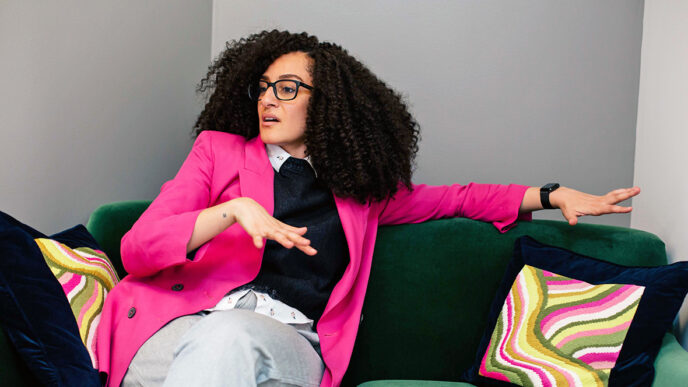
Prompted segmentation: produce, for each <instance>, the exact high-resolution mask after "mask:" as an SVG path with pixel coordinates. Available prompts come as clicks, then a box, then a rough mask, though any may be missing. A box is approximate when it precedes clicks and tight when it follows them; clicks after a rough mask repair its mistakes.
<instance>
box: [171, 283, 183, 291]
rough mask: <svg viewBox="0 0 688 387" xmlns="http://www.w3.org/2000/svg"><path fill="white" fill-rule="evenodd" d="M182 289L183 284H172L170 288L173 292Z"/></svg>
mask: <svg viewBox="0 0 688 387" xmlns="http://www.w3.org/2000/svg"><path fill="white" fill-rule="evenodd" d="M182 289H184V284H174V285H173V286H172V290H174V291H175V292H178V291H180V290H182Z"/></svg>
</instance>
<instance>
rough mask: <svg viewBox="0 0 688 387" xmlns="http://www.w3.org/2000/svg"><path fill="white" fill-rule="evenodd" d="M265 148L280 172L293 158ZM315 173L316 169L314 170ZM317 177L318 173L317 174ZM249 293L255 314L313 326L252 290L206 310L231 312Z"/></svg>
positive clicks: (297, 313) (232, 295)
mask: <svg viewBox="0 0 688 387" xmlns="http://www.w3.org/2000/svg"><path fill="white" fill-rule="evenodd" d="M265 148H266V149H267V152H268V159H269V160H270V164H272V168H274V169H275V171H277V172H279V170H280V168H281V167H282V164H284V162H285V161H287V159H288V158H290V157H292V156H291V155H290V154H289V152H287V151H285V150H284V149H282V147H280V146H278V145H274V144H265ZM304 160H306V161H308V164H310V166H311V167H312V166H313V164H311V158H310V156H308V157H306V158H305V159H304ZM313 171H315V168H314V169H313ZM316 176H317V172H316ZM248 292H254V293H255V294H256V297H257V300H256V309H255V311H254V312H256V313H260V314H262V315H265V316H268V317H272V318H274V319H275V320H277V321H279V322H282V323H285V324H311V326H312V325H313V320H311V319H309V318H308V317H306V315H304V314H303V313H301V311H299V310H298V309H296V308H294V307H291V306H289V305H287V304H285V303H283V302H282V301H278V300H275V299H274V298H272V297H270V296H269V295H267V294H266V293H263V292H257V291H255V290H252V289H243V290H239V291H232V292H229V293H227V294H226V295H225V296H224V297H222V299H221V300H220V302H218V303H217V304H216V305H215V306H214V307H212V308H209V309H206V310H205V311H207V312H212V311H219V310H229V309H234V307H235V306H236V302H237V301H239V299H240V298H241V297H243V296H244V295H245V294H246V293H248Z"/></svg>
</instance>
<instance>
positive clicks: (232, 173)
mask: <svg viewBox="0 0 688 387" xmlns="http://www.w3.org/2000/svg"><path fill="white" fill-rule="evenodd" d="M273 176H274V173H273V169H272V166H271V165H270V162H269V160H268V157H267V153H266V150H265V146H264V144H263V143H262V142H261V141H260V138H259V137H257V138H254V139H252V140H249V141H246V140H245V139H244V138H243V137H241V136H237V135H232V134H227V133H223V132H215V131H204V132H202V133H201V134H200V135H199V136H198V138H197V139H196V141H195V143H194V145H193V148H192V150H191V152H190V154H189V155H188V157H187V159H186V160H185V161H184V163H183V165H182V167H181V169H180V170H179V172H178V173H177V175H176V176H175V177H174V179H172V180H170V181H168V182H166V183H165V184H164V185H163V186H162V188H161V190H160V194H159V195H158V197H157V198H156V199H155V200H154V201H153V203H152V204H151V205H150V207H149V208H148V209H147V210H146V211H145V212H144V213H143V215H142V216H141V217H140V218H139V220H138V221H137V222H136V223H135V224H134V226H133V227H132V228H131V230H130V231H129V232H127V234H126V235H124V237H123V238H122V246H121V253H122V261H123V263H124V267H125V268H126V270H127V272H129V274H130V275H128V276H127V277H125V278H124V279H123V280H122V281H121V282H120V283H119V284H118V285H117V286H115V287H114V288H113V289H112V291H111V293H110V294H109V296H108V297H107V299H106V302H105V306H104V308H103V313H102V315H101V321H100V325H99V328H98V337H97V356H98V359H99V364H100V367H101V369H100V371H101V372H106V373H107V374H108V383H107V385H109V386H119V385H120V383H121V381H122V378H123V377H124V374H125V373H126V370H127V367H128V366H129V363H130V362H131V359H132V358H133V357H134V355H135V354H136V351H137V350H138V348H139V347H140V346H141V345H142V344H143V343H144V342H145V341H146V340H147V339H148V338H149V337H150V336H151V335H153V333H155V332H156V331H157V330H158V329H160V328H161V327H162V326H163V325H165V324H166V323H167V322H169V321H171V320H172V319H174V318H176V317H179V316H182V315H186V314H191V313H196V312H198V311H200V310H203V309H206V308H209V307H212V306H214V305H215V304H216V303H217V302H218V301H219V300H220V299H221V298H222V297H223V296H224V295H225V293H227V292H228V291H230V290H232V289H234V288H236V287H238V286H241V285H243V284H245V283H248V282H250V281H251V280H252V279H253V278H254V277H255V276H256V275H257V274H258V271H259V269H260V264H261V259H262V255H263V251H262V250H259V249H256V248H255V247H254V246H253V243H252V241H251V238H250V236H249V235H248V234H247V233H246V232H245V231H244V229H243V228H242V227H241V226H240V225H239V224H234V225H233V226H231V227H229V228H227V229H226V230H225V231H223V232H222V233H220V234H219V235H217V236H216V237H215V238H213V239H212V240H210V241H209V242H207V243H206V244H204V245H203V246H201V247H200V249H199V250H198V251H197V252H196V254H195V256H194V259H193V260H190V259H187V254H186V244H187V242H188V240H189V238H190V236H191V233H192V232H193V229H194V224H195V222H196V217H197V216H198V214H199V212H201V211H202V210H203V209H205V208H207V207H211V206H214V205H216V204H219V203H222V202H226V201H228V200H230V199H233V198H236V197H240V196H248V197H251V198H253V199H254V200H256V201H257V202H258V203H260V204H261V205H262V206H263V207H265V209H266V210H267V211H268V212H269V213H273V206H274V203H273V200H274V198H273ZM526 189H527V187H526V186H520V185H489V184H474V183H471V184H469V185H466V186H461V185H450V186H427V185H415V186H414V189H413V190H412V191H409V190H407V189H402V190H400V191H399V192H398V193H397V194H396V195H395V197H394V198H393V199H391V200H388V201H381V202H375V203H372V204H371V205H362V204H359V203H357V202H356V201H354V200H352V199H343V198H340V197H335V202H336V205H337V210H338V213H339V216H340V218H341V222H342V226H343V228H344V234H345V235H346V241H347V244H348V247H349V253H350V255H351V257H350V261H349V264H348V266H347V268H346V271H345V272H344V275H343V276H342V278H341V280H340V281H339V282H338V283H337V285H336V286H335V287H334V290H333V291H332V294H331V296H330V299H329V301H328V303H327V306H326V308H325V311H324V313H323V315H322V317H321V319H320V321H319V323H318V326H317V331H318V336H319V337H320V345H321V350H322V355H323V360H324V362H325V365H326V371H325V374H324V376H323V379H322V384H321V385H322V386H338V385H339V384H340V383H341V380H342V377H343V376H344V372H345V371H346V368H347V366H348V365H349V359H350V357H351V352H352V350H353V346H354V340H355V338H356V332H357V331H358V325H359V322H360V315H361V308H362V306H363V299H364V296H365V292H366V286H367V283H368V276H369V273H370V267H371V262H372V256H373V248H374V245H375V237H376V234H377V228H378V226H380V225H387V224H399V223H415V222H423V221H426V220H430V219H438V218H446V217H457V216H463V217H469V218H473V219H479V220H482V221H486V222H492V223H493V224H494V225H495V226H496V227H497V228H498V229H499V230H500V231H501V232H504V231H506V230H507V229H508V228H509V227H510V226H512V225H513V224H514V222H515V221H516V220H517V219H518V217H519V215H518V209H519V206H520V204H521V201H522V198H523V195H524V193H525V190H526ZM522 218H529V216H528V215H526V216H523V217H522ZM179 284H181V285H183V286H175V285H179Z"/></svg>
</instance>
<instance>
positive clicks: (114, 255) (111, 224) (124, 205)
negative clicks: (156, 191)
mask: <svg viewBox="0 0 688 387" xmlns="http://www.w3.org/2000/svg"><path fill="white" fill-rule="evenodd" d="M150 204H151V201H150V200H129V201H122V202H114V203H108V204H104V205H102V206H100V207H98V208H96V210H95V211H93V213H92V214H91V217H90V218H89V219H88V224H87V225H86V228H87V229H88V231H89V232H90V233H91V235H93V237H94V238H95V239H96V241H98V244H99V245H100V247H101V248H102V249H103V251H104V252H105V254H107V256H108V258H110V261H111V262H112V265H113V266H114V267H115V270H117V274H118V275H119V278H124V276H125V275H127V272H126V271H125V270H124V266H123V265H122V257H121V256H120V252H119V247H120V242H121V240H122V237H123V236H124V234H125V233H126V232H127V231H129V229H131V226H133V225H134V223H135V222H136V220H137V219H138V218H139V217H140V216H141V214H142V213H143V211H145V210H146V208H148V206H149V205H150Z"/></svg>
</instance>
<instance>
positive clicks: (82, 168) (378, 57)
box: [0, 0, 643, 233]
mask: <svg viewBox="0 0 688 387" xmlns="http://www.w3.org/2000/svg"><path fill="white" fill-rule="evenodd" d="M211 8H212V9H211ZM642 12H643V2H642V1H641V0H634V1H625V0H619V1H604V2H598V1H592V0H586V1H575V2H570V1H566V2H563V1H551V0H541V1H519V2H502V1H423V2H400V1H392V0H387V1H379V0H378V1H349V2H334V1H321V2H312V1H304V0H298V1H292V2H289V3H285V2H278V1H264V0H263V1H256V0H252V1H247V0H241V1H219V0H216V1H214V2H213V3H212V7H211V3H210V0H205V1H201V2H198V1H194V2H190V1H181V0H177V1H162V0H155V1H147V2H135V1H132V0H127V1H123V2H122V1H120V2H115V1H110V2H102V1H100V2H88V1H61V2H60V3H59V5H56V4H53V3H50V2H47V3H46V2H30V1H29V2H26V1H19V0H9V1H7V0H6V1H2V2H0V53H1V55H2V60H0V84H1V85H2V88H0V117H1V118H2V119H1V120H0V136H2V137H1V138H2V142H0V181H1V182H2V185H1V186H0V210H3V211H5V212H8V213H10V214H12V215H14V216H15V217H17V218H19V219H20V220H23V221H25V222H27V223H29V224H30V225H33V226H35V227H36V228H38V229H40V230H42V231H44V232H46V233H50V232H54V231H59V230H60V229H62V228H65V227H70V226H72V225H74V224H76V223H80V222H85V221H86V220H87V218H88V215H89V214H90V212H91V211H92V210H93V209H94V208H96V207H97V206H98V205H100V204H102V203H106V202H110V201H115V200H129V199H138V198H148V199H149V198H153V197H154V196H155V195H156V194H157V193H158V191H159V188H160V185H161V184H162V183H163V182H164V181H165V180H167V179H169V178H171V177H172V176H173V175H174V173H175V172H176V170H177V169H178V168H179V166H180V164H181V161H182V160H183V158H184V157H185V156H186V154H187V152H188V150H189V149H190V146H191V139H190V136H189V131H190V128H191V126H192V125H193V122H194V120H195V118H196V116H197V114H198V113H199V112H200V109H201V107H202V106H201V103H202V101H201V100H200V99H198V98H197V97H196V95H195V93H194V88H195V85H196V83H197V82H198V80H199V79H200V78H201V77H202V76H203V74H204V73H205V70H206V67H207V65H208V63H209V61H208V59H209V58H210V57H211V56H214V55H216V54H217V53H218V52H219V48H220V47H221V46H222V45H223V43H224V41H225V40H228V39H234V38H239V37H241V36H245V35H246V34H248V33H252V32H257V31H259V30H261V29H264V28H273V27H277V28H288V29H291V30H294V31H302V30H306V31H309V32H311V33H313V34H316V35H318V36H319V37H321V39H324V40H332V41H335V42H338V43H340V44H342V45H343V46H344V47H346V48H348V49H349V50H350V51H351V52H352V53H353V54H354V55H356V56H357V57H359V58H360V59H361V60H362V61H364V62H365V63H367V64H368V65H369V66H370V68H371V69H372V70H373V71H374V72H376V73H377V74H378V75H379V76H380V77H381V78H382V79H384V80H386V81H387V82H388V83H389V84H390V85H391V86H393V87H394V88H396V89H397V90H399V91H401V92H403V93H404V94H405V95H406V96H407V98H408V101H409V103H410V105H411V109H412V112H413V113H414V114H415V116H416V118H417V119H418V121H419V122H420V124H421V126H422V136H423V137H422V142H421V149H420V154H419V158H418V168H417V171H416V178H415V180H416V181H417V182H425V183H431V184H441V183H449V182H462V183H467V182H469V181H478V182H494V183H497V182H498V183H508V182H517V183H522V184H529V185H541V184H543V183H546V182H549V181H559V182H561V183H563V184H566V185H568V186H572V187H575V188H579V189H582V190H585V191H588V192H592V193H604V192H606V191H608V190H611V189H613V188H615V187H620V186H630V185H632V183H633V156H634V144H635V117H636V108H637V95H638V78H639V59H640V41H641V32H642ZM211 19H212V26H213V30H212V35H211ZM211 38H212V40H211ZM211 42H212V49H211V47H210V45H211ZM537 216H538V217H553V218H556V219H560V216H559V215H558V214H557V213H555V212H548V213H545V212H540V213H539V214H538V215H537ZM584 221H601V222H604V223H609V224H619V225H628V224H629V216H627V215H615V216H607V217H603V218H599V219H595V218H587V219H584Z"/></svg>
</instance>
